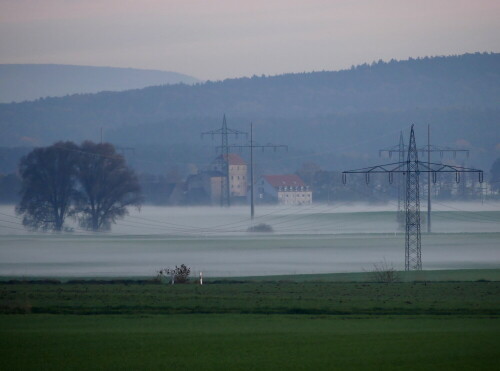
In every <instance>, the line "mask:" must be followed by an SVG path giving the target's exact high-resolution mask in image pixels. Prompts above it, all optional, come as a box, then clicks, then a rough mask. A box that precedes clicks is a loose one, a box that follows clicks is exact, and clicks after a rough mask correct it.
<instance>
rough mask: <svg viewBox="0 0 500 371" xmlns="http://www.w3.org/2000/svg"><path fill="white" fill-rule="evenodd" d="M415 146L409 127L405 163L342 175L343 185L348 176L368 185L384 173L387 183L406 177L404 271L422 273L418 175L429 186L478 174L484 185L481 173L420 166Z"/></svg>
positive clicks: (475, 170)
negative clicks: (442, 177)
mask: <svg viewBox="0 0 500 371" xmlns="http://www.w3.org/2000/svg"><path fill="white" fill-rule="evenodd" d="M418 152H419V151H418V149H417V146H416V142H415V132H414V130H413V125H412V126H411V132H410V142H409V145H408V155H407V160H406V161H400V162H395V163H390V164H385V165H376V166H372V167H368V168H363V169H356V170H348V171H343V172H342V182H343V183H344V184H345V183H346V181H347V174H365V179H366V183H367V184H368V183H369V182H370V174H377V173H387V174H388V176H389V183H392V182H393V181H394V174H403V175H406V200H405V221H406V225H405V270H407V271H409V270H421V269H422V242H421V238H420V190H419V187H420V184H419V176H420V173H429V174H430V175H431V176H432V182H433V183H436V180H437V174H438V173H455V180H456V182H457V183H459V182H460V174H461V173H478V175H479V182H480V183H482V182H483V171H482V170H478V169H470V168H465V167H458V166H452V165H445V164H439V163H432V162H420V161H419V160H418Z"/></svg>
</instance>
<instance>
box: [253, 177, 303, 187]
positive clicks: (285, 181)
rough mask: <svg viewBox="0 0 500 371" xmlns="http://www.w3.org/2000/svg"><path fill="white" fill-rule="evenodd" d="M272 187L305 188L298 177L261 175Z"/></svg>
mask: <svg viewBox="0 0 500 371" xmlns="http://www.w3.org/2000/svg"><path fill="white" fill-rule="evenodd" d="M262 177H263V178H264V179H265V180H266V181H267V182H268V183H269V184H271V185H272V186H273V187H305V186H306V185H305V183H304V181H303V180H302V179H300V177H299V176H298V175H295V174H285V175H263V176H262Z"/></svg>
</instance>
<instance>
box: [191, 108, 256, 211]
mask: <svg viewBox="0 0 500 371" xmlns="http://www.w3.org/2000/svg"><path fill="white" fill-rule="evenodd" d="M242 134H243V135H246V136H248V134H247V133H245V132H243V131H239V130H234V129H229V128H228V127H227V123H226V114H224V117H223V118H222V127H221V128H220V129H217V130H211V131H206V132H203V133H201V137H202V138H203V137H204V136H205V135H211V136H212V139H213V138H214V137H215V135H220V136H221V141H222V145H221V146H220V148H221V150H222V151H221V152H222V153H221V156H220V159H219V164H220V168H221V169H222V179H221V183H220V184H221V190H220V205H221V206H222V207H224V206H230V205H231V197H230V194H229V145H228V136H229V135H234V136H235V137H236V138H237V137H238V135H242Z"/></svg>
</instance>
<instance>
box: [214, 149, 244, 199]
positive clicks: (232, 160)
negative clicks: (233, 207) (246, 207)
mask: <svg viewBox="0 0 500 371" xmlns="http://www.w3.org/2000/svg"><path fill="white" fill-rule="evenodd" d="M224 157H225V156H224ZM222 158H223V157H222V155H220V156H219V157H217V158H216V159H215V161H214V162H213V164H212V169H213V170H214V171H218V172H221V173H223V172H224V169H223V168H222V166H223V161H222ZM228 158H229V160H228V162H229V195H230V197H231V198H234V199H238V198H239V199H241V200H244V199H245V198H246V195H247V189H248V176H247V171H248V166H247V163H246V162H245V160H243V159H242V158H241V156H239V155H238V154H236V153H229V155H228ZM218 187H219V189H218V192H219V193H218V195H219V198H220V189H221V187H220V181H219V186H218ZM214 192H216V191H215V190H214Z"/></svg>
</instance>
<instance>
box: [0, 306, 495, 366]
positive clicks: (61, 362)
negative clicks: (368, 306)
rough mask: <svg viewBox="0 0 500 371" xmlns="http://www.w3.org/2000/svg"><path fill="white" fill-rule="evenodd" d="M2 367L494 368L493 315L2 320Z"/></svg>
mask: <svg viewBox="0 0 500 371" xmlns="http://www.w3.org/2000/svg"><path fill="white" fill-rule="evenodd" d="M0 328H1V335H2V336H1V337H0V356H1V359H2V369H4V370H27V369H38V370H39V369H47V370H69V369H71V370H80V369H82V370H85V369H87V370H88V369H102V370H152V369H174V370H185V369H186V370H187V369H189V370H194V369H199V370H253V369H260V370H334V369H339V370H346V369H352V370H359V369H370V370H371V369H389V370H397V369H398V370H401V369H404V370H413V369H415V370H429V369H435V370H438V369H439V370H459V369H469V370H480V369H483V370H493V369H495V368H497V367H498V356H499V350H498V333H499V330H500V321H499V320H498V318H487V317H472V318H471V317H458V318H457V317H453V318H448V317H445V318H435V317H405V316H397V317H392V316H384V317H375V318H374V317H350V316H340V317H339V316H298V315H234V314H225V315H218V314H214V315H203V314H196V315H172V316H165V315H160V316H148V315H146V316H140V315H135V316H128V315H122V316H72V315H70V316H53V315H31V316H20V315H13V316H0Z"/></svg>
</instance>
